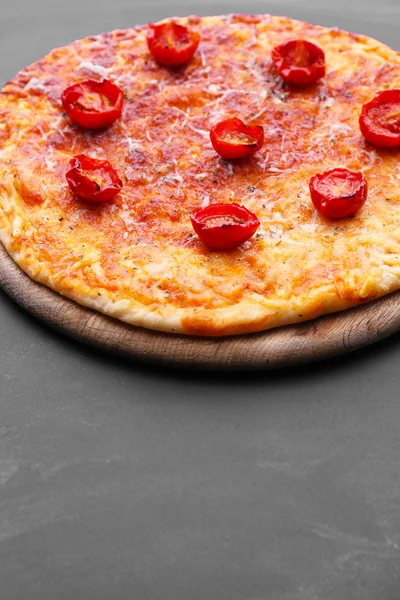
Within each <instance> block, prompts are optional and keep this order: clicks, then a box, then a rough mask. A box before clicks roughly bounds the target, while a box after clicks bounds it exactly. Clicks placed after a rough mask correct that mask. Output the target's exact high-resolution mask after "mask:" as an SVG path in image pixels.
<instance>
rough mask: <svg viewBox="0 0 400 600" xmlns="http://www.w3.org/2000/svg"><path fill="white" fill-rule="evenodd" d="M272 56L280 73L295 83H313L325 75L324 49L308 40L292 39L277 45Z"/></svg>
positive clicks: (304, 84) (298, 84)
mask: <svg viewBox="0 0 400 600" xmlns="http://www.w3.org/2000/svg"><path fill="white" fill-rule="evenodd" d="M271 56H272V62H273V63H274V65H275V68H276V70H277V72H278V74H279V75H280V76H281V77H282V78H283V79H284V80H285V81H287V82H288V83H292V84H293V85H297V86H300V87H302V86H306V85H311V84H312V83H315V82H316V81H318V79H321V77H323V76H324V75H325V54H324V51H323V50H322V48H320V47H319V46H317V45H316V44H313V43H312V42H308V41H307V40H290V41H289V42H286V43H285V44H281V45H280V46H275V48H273V50H272V54H271Z"/></svg>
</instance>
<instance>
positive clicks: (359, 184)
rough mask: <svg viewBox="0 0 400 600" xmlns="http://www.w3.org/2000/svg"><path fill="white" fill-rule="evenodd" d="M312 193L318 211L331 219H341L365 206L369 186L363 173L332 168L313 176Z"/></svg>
mask: <svg viewBox="0 0 400 600" xmlns="http://www.w3.org/2000/svg"><path fill="white" fill-rule="evenodd" d="M310 193H311V200H312V202H313V204H314V206H315V208H316V209H317V210H318V212H320V213H321V214H322V215H324V217H328V218H329V219H341V218H343V217H349V216H351V215H354V214H355V213H356V212H357V211H358V210H359V209H360V208H361V207H362V206H363V204H364V202H365V201H366V199H367V193H368V188H367V182H366V181H365V179H364V175H363V174H362V173H355V172H353V171H348V170H347V169H331V170H330V171H325V173H320V174H318V175H314V176H313V177H311V180H310Z"/></svg>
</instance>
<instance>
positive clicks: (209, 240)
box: [190, 203, 260, 250]
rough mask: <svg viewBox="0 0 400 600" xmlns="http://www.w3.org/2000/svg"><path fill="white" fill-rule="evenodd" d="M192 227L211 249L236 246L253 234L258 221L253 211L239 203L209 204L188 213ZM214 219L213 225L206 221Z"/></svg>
mask: <svg viewBox="0 0 400 600" xmlns="http://www.w3.org/2000/svg"><path fill="white" fill-rule="evenodd" d="M190 220H191V222H192V226H193V229H194V230H195V232H196V233H197V235H198V236H199V238H200V240H201V241H202V242H203V244H205V245H206V246H208V247H209V248H211V249H212V250H230V249H232V248H236V247H237V246H239V245H240V244H242V243H243V242H246V241H247V240H248V239H250V238H251V237H252V235H254V233H255V232H256V231H257V229H258V227H259V226H260V221H259V220H258V218H257V217H256V215H255V214H254V213H252V212H251V211H250V210H248V209H247V208H245V207H244V206H240V205H239V204H235V203H232V204H223V203H221V204H211V205H210V206H207V207H206V208H198V209H197V210H195V211H194V212H193V213H192V214H191V215H190ZM210 220H215V221H217V223H216V224H215V225H211V226H208V225H207V222H209V221H210Z"/></svg>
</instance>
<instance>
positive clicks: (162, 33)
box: [147, 21, 200, 67]
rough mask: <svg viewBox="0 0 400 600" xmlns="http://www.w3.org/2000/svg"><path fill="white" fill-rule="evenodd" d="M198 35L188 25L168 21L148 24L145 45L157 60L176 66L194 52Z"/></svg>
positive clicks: (163, 63)
mask: <svg viewBox="0 0 400 600" xmlns="http://www.w3.org/2000/svg"><path fill="white" fill-rule="evenodd" d="M199 42H200V35H199V34H198V33H196V31H192V30H191V29H189V28H188V27H184V26H183V25H178V23H174V22H172V21H171V22H169V23H161V24H160V25H153V24H152V23H151V24H150V25H149V28H148V30H147V45H148V47H149V50H150V52H151V54H152V55H153V56H154V58H155V59H156V61H157V62H159V63H160V64H162V65H167V66H171V67H177V66H179V65H183V64H185V63H187V62H188V61H189V60H190V59H191V58H192V56H193V54H194V53H195V52H196V49H197V46H198V45H199Z"/></svg>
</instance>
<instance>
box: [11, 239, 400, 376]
mask: <svg viewBox="0 0 400 600" xmlns="http://www.w3.org/2000/svg"><path fill="white" fill-rule="evenodd" d="M0 285H1V287H2V288H3V290H4V291H5V292H6V293H7V294H8V295H9V296H10V297H11V298H13V299H14V300H15V301H16V302H17V303H18V304H20V305H21V306H22V307H23V308H25V309H26V310H27V311H29V312H30V313H32V314H33V315H34V316H35V317H38V318H39V319H41V320H42V321H44V322H45V323H47V324H48V325H50V326H51V327H54V328H55V329H57V330H58V331H61V332H63V333H65V334H67V335H69V336H71V337H73V338H74V339H76V340H79V341H82V342H85V343H88V344H90V345H91V346H94V347H97V348H101V349H103V350H106V351H109V352H112V353H115V354H119V355H122V356H124V357H127V358H130V359H136V360H143V361H152V362H156V363H163V364H170V365H175V366H181V367H190V368H202V369H213V370H215V369H218V370H227V369H235V370H237V369H242V370H245V369H273V368H278V367H285V366H292V365H296V364H301V363H308V362H312V361H315V360H321V359H325V358H329V357H332V356H337V355H339V354H344V353H346V352H351V351H352V350H356V349H357V348H361V347H363V346H366V345H368V344H372V343H374V342H377V341H378V340H381V339H382V338H384V337H387V336H389V335H391V334H393V333H395V332H396V331H398V330H399V329H400V291H398V292H396V293H393V294H390V295H388V296H386V297H384V298H381V299H379V300H376V301H374V302H369V303H368V304H363V305H361V306H358V307H357V308H353V309H351V310H347V311H344V312H341V313H335V314H332V315H326V316H324V317H320V318H318V319H314V320H313V321H307V322H304V323H300V324H297V325H289V326H286V327H281V328H278V329H273V330H270V331H266V332H261V333H256V334H249V335H242V336H231V337H225V338H199V337H189V336H184V335H170V334H166V333H162V332H157V331H150V330H146V329H142V328H141V327H133V326H132V325H128V324H126V323H123V322H121V321H118V320H115V319H113V318H111V317H107V316H105V315H103V314H100V313H98V312H95V311H93V310H91V309H89V308H85V307H83V306H81V305H79V304H77V303H76V302H74V301H72V300H69V299H68V298H65V297H64V296H61V295H60V294H57V293H56V292H53V291H52V290H50V289H49V288H47V287H45V286H43V285H41V284H40V283H36V282H35V281H33V280H32V279H30V277H28V276H27V275H26V274H25V273H24V272H23V271H22V270H21V269H20V268H19V267H18V266H17V265H16V264H15V263H14V261H13V260H12V258H11V257H10V256H9V254H8V253H7V251H6V250H5V249H4V247H3V246H2V245H1V244H0Z"/></svg>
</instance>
